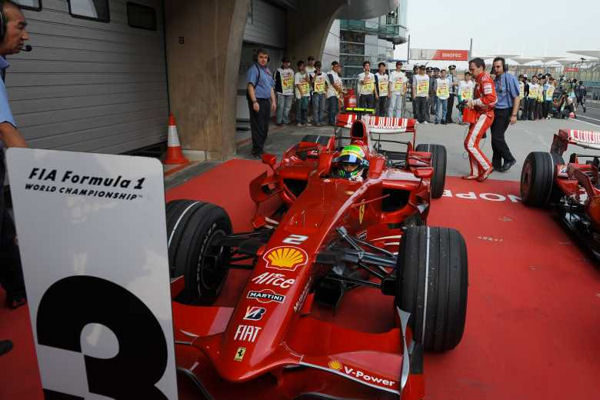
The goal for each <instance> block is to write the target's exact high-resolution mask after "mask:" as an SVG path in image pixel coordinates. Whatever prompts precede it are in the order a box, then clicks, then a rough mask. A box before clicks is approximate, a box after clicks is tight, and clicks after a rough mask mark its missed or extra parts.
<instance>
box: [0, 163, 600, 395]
mask: <svg viewBox="0 0 600 400" xmlns="http://www.w3.org/2000/svg"><path fill="white" fill-rule="evenodd" d="M264 170H265V167H264V166H263V165H261V164H260V163H258V162H256V161H246V160H231V161H228V162H226V163H224V164H222V165H220V166H218V167H215V168H213V169H212V170H210V171H208V172H206V173H205V174H203V175H201V176H198V177H196V178H194V179H191V180H190V181H188V182H187V183H185V184H184V185H181V186H179V187H177V188H174V189H172V190H170V191H169V192H168V200H173V199H177V198H192V199H198V200H206V201H212V202H215V203H217V204H220V205H222V206H224V207H225V208H226V209H227V211H228V213H229V214H230V216H231V218H232V220H233V224H234V229H235V230H236V231H239V230H244V229H248V228H249V216H250V215H251V213H252V212H253V211H254V206H253V204H252V202H251V201H250V199H249V195H248V181H249V180H250V179H251V178H252V177H254V176H256V175H257V174H259V173H260V172H262V171H264ZM223 187H227V188H228V190H227V191H223V190H221V189H219V188H223ZM446 188H447V189H448V191H447V192H446V196H445V197H443V198H441V199H439V200H435V201H433V203H432V213H431V216H430V220H429V224H430V225H437V226H450V227H454V228H456V229H458V230H459V231H461V233H462V234H463V235H464V237H465V239H466V243H467V246H468V253H469V254H468V256H469V283H470V287H469V301H468V310H467V325H466V330H465V335H464V337H463V340H462V342H461V344H459V346H458V347H457V348H456V349H455V350H453V351H451V352H448V353H447V354H434V355H427V356H426V358H425V379H426V392H427V396H426V399H428V400H459V399H460V400H471V399H473V400H475V399H477V400H480V399H492V400H495V399H498V400H505V399H523V400H525V399H526V400H537V399H540V400H542V399H544V400H548V399H594V398H597V393H598V379H597V377H598V376H599V375H600V346H598V337H599V336H600V335H599V334H600V272H599V271H598V268H597V267H595V266H594V265H593V264H592V263H591V262H590V260H589V259H588V258H587V257H586V256H585V254H584V253H583V252H582V251H581V250H580V249H579V248H578V247H577V246H576V245H575V243H574V242H573V241H572V239H571V238H570V237H569V236H568V235H567V234H566V233H565V232H564V231H563V230H562V229H561V228H560V227H559V225H558V224H557V223H556V221H554V220H553V219H552V217H551V215H550V214H549V213H548V212H546V211H544V210H536V209H529V208H526V207H524V206H523V205H521V204H520V203H519V202H518V199H517V197H516V196H518V184H517V183H516V182H506V181H496V180H488V181H486V182H484V183H482V184H475V183H474V182H467V181H463V180H461V179H458V178H449V179H448V181H447V185H446ZM232 272H233V273H232V274H231V275H230V277H231V278H230V279H229V280H228V282H227V285H226V287H225V291H224V293H223V295H222V296H221V298H220V299H219V301H218V304H220V305H226V304H234V303H235V301H236V299H237V297H238V295H239V293H240V291H241V289H242V287H243V285H244V280H245V278H246V276H247V273H244V272H242V271H232ZM2 296H3V294H0V297H2ZM0 300H2V299H0ZM392 301H393V299H392V298H391V297H385V296H383V295H380V294H379V292H378V291H376V290H374V289H370V288H360V289H357V290H354V291H351V292H349V293H348V295H347V297H346V298H345V299H344V300H343V301H342V304H341V306H340V309H339V310H338V312H336V314H335V315H334V314H333V313H332V312H331V311H330V310H327V309H316V310H315V313H316V314H317V315H318V316H319V318H323V319H329V320H335V321H336V322H337V323H339V324H342V325H345V326H347V327H351V328H354V329H361V330H366V331H381V330H385V329H388V328H389V327H390V326H391V323H392V321H391V318H392V313H391V310H392V308H391V307H392ZM0 338H11V339H13V340H14V341H15V349H14V350H13V351H12V352H11V353H9V354H7V355H5V356H2V357H0V371H2V372H1V373H0V399H19V400H38V399H39V400H41V399H42V395H41V392H40V381H39V374H38V372H37V365H36V362H35V355H34V352H33V339H32V334H31V330H30V328H29V317H28V315H27V309H26V308H21V309H19V310H17V311H8V310H7V309H4V308H2V309H0Z"/></svg>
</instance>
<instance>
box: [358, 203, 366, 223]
mask: <svg viewBox="0 0 600 400" xmlns="http://www.w3.org/2000/svg"><path fill="white" fill-rule="evenodd" d="M364 217H365V205H364V204H361V205H360V207H358V223H359V224H362V222H363V218H364Z"/></svg>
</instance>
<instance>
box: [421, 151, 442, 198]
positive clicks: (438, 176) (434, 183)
mask: <svg viewBox="0 0 600 400" xmlns="http://www.w3.org/2000/svg"><path fill="white" fill-rule="evenodd" d="M416 151H427V152H429V153H431V166H432V167H433V177H432V178H431V197H433V198H434V199H439V198H440V197H442V195H443V194H444V186H445V184H446V158H447V157H446V148H445V147H444V146H442V145H441V144H419V145H417V148H416Z"/></svg>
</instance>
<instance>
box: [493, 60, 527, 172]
mask: <svg viewBox="0 0 600 400" xmlns="http://www.w3.org/2000/svg"><path fill="white" fill-rule="evenodd" d="M492 65H493V66H492V69H493V71H494V73H495V75H496V78H495V80H494V83H495V85H496V95H497V96H498V102H497V103H496V107H495V108H494V122H493V123H492V126H491V131H492V151H493V152H494V154H493V156H492V166H493V167H494V169H495V170H496V171H499V172H506V171H508V170H509V169H510V168H511V167H512V166H513V165H515V163H516V162H517V160H516V159H515V157H513V155H512V153H511V152H510V149H509V148H508V144H506V140H505V139H504V134H505V132H506V129H507V128H508V125H509V124H511V125H513V124H515V123H516V122H517V115H518V114H519V104H520V103H521V99H520V97H519V81H518V80H517V78H516V77H515V76H514V75H512V74H509V73H508V71H507V70H506V61H505V60H504V58H502V57H496V58H495V59H494V62H493V64H492ZM502 160H504V163H502Z"/></svg>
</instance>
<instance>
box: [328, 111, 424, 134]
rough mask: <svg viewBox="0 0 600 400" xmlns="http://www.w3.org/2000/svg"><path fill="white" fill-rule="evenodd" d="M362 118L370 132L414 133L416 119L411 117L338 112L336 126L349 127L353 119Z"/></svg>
mask: <svg viewBox="0 0 600 400" xmlns="http://www.w3.org/2000/svg"><path fill="white" fill-rule="evenodd" d="M358 119H362V120H363V121H364V122H365V124H366V125H367V127H368V128H369V132H371V133H381V134H393V133H415V132H416V129H415V126H416V120H415V119H412V118H393V117H375V116H373V115H368V114H365V115H361V114H360V113H357V114H355V113H348V114H338V115H337V118H336V126H339V127H342V128H351V127H352V124H353V123H354V121H356V120H358Z"/></svg>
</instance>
